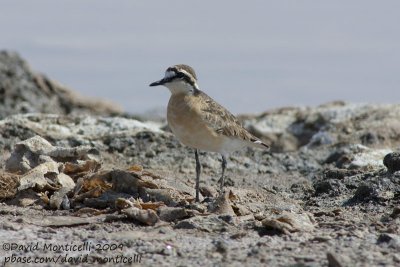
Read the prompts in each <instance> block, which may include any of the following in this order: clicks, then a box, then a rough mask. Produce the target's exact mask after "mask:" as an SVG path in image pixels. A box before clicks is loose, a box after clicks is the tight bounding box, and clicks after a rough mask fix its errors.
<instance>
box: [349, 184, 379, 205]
mask: <svg viewBox="0 0 400 267" xmlns="http://www.w3.org/2000/svg"><path fill="white" fill-rule="evenodd" d="M377 195H378V194H377V190H376V188H375V187H374V186H373V185H369V184H361V185H360V186H359V187H358V188H357V190H356V192H355V193H354V196H353V199H355V200H358V201H368V200H370V199H372V198H374V197H377Z"/></svg>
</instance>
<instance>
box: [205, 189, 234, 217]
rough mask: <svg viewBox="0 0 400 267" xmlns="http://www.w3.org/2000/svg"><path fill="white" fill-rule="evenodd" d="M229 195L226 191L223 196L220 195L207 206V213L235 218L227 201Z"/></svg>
mask: <svg viewBox="0 0 400 267" xmlns="http://www.w3.org/2000/svg"><path fill="white" fill-rule="evenodd" d="M229 193H230V192H229V190H226V191H225V192H224V193H223V194H220V195H219V196H218V198H217V199H216V200H215V201H214V202H212V203H210V204H209V207H208V211H209V212H211V213H215V214H228V215H232V216H236V214H235V212H234V211H233V209H232V206H231V202H230V200H229Z"/></svg>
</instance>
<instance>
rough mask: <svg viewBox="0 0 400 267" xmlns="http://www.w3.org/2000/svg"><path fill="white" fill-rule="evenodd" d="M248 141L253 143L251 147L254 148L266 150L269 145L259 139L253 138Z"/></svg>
mask: <svg viewBox="0 0 400 267" xmlns="http://www.w3.org/2000/svg"><path fill="white" fill-rule="evenodd" d="M250 141H251V142H252V143H253V145H254V146H255V147H258V148H262V149H267V150H268V149H269V145H267V144H265V143H264V142H262V141H261V140H260V139H256V138H254V139H251V140H250Z"/></svg>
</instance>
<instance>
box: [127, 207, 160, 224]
mask: <svg viewBox="0 0 400 267" xmlns="http://www.w3.org/2000/svg"><path fill="white" fill-rule="evenodd" d="M121 212H122V213H123V214H126V215H127V216H128V218H131V219H133V220H135V221H138V222H141V223H143V224H146V225H155V224H156V223H157V222H158V221H159V218H158V216H157V213H156V212H155V211H154V210H141V209H138V208H136V207H130V208H127V209H123V210H121Z"/></svg>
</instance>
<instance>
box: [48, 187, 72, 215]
mask: <svg viewBox="0 0 400 267" xmlns="http://www.w3.org/2000/svg"><path fill="white" fill-rule="evenodd" d="M67 193H68V190H66V189H64V188H62V189H60V190H58V191H56V192H54V194H53V195H51V197H50V202H49V205H50V208H52V209H57V210H59V209H64V210H68V209H70V201H69V199H68V196H67Z"/></svg>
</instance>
